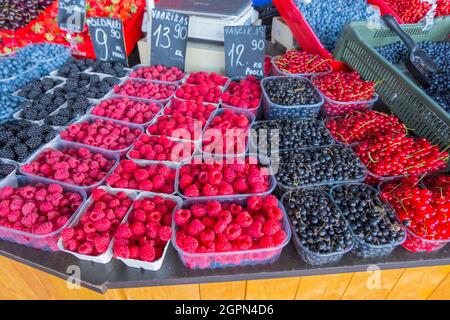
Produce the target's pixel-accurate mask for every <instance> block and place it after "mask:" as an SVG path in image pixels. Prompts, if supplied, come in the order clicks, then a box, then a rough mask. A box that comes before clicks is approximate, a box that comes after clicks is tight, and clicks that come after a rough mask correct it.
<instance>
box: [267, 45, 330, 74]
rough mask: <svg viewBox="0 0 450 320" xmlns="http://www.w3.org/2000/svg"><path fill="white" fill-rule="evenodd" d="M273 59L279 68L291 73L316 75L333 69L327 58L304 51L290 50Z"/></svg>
mask: <svg viewBox="0 0 450 320" xmlns="http://www.w3.org/2000/svg"><path fill="white" fill-rule="evenodd" d="M273 61H274V64H275V66H276V67H277V68H278V70H280V71H281V72H284V73H289V74H302V75H314V74H323V73H327V72H330V71H331V67H330V65H329V64H328V63H327V60H326V59H324V58H322V57H320V56H318V55H314V54H310V53H306V52H304V51H296V50H292V51H288V52H286V53H285V54H283V55H281V56H278V57H277V58H275V59H274V60H273Z"/></svg>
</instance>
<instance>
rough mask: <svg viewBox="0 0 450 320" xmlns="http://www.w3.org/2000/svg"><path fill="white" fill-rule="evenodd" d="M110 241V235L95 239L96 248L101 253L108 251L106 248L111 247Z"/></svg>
mask: <svg viewBox="0 0 450 320" xmlns="http://www.w3.org/2000/svg"><path fill="white" fill-rule="evenodd" d="M109 242H110V239H109V237H105V236H103V237H98V238H97V239H95V241H94V246H95V250H97V252H98V253H99V254H102V253H104V252H106V250H108V247H109Z"/></svg>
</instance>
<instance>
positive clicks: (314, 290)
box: [295, 273, 353, 300]
mask: <svg viewBox="0 0 450 320" xmlns="http://www.w3.org/2000/svg"><path fill="white" fill-rule="evenodd" d="M352 275H353V274H352V273H342V274H331V275H321V276H310V277H302V278H301V279H300V283H299V286H298V290H297V295H296V297H295V299H297V300H323V299H326V300H339V299H341V298H342V295H343V294H344V292H345V289H346V288H347V285H348V284H349V282H350V280H351V279H352Z"/></svg>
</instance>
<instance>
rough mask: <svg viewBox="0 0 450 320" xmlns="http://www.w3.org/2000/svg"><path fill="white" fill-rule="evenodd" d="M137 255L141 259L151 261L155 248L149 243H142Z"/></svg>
mask: <svg viewBox="0 0 450 320" xmlns="http://www.w3.org/2000/svg"><path fill="white" fill-rule="evenodd" d="M139 256H140V259H141V260H142V261H147V262H151V261H153V260H155V248H154V247H153V246H152V245H150V244H144V245H143V246H141V248H140V255H139Z"/></svg>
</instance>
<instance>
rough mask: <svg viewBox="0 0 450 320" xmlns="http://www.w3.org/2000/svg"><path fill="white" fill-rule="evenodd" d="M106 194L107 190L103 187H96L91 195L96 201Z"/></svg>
mask: <svg viewBox="0 0 450 320" xmlns="http://www.w3.org/2000/svg"><path fill="white" fill-rule="evenodd" d="M106 194H107V193H106V191H105V190H103V189H95V190H94V191H93V192H92V195H91V196H92V199H93V200H94V201H100V200H101V199H102V198H103V197H104V196H105V195H106Z"/></svg>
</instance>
